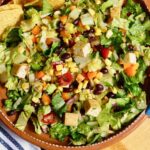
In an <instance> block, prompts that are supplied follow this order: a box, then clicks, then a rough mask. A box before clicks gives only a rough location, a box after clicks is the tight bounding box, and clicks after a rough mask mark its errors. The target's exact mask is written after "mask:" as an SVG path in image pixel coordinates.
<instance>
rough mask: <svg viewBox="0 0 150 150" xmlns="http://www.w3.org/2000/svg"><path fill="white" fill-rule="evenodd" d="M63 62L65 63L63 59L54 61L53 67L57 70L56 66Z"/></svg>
mask: <svg viewBox="0 0 150 150" xmlns="http://www.w3.org/2000/svg"><path fill="white" fill-rule="evenodd" d="M61 64H63V62H62V61H57V62H53V63H52V65H53V68H54V69H55V70H56V66H57V65H61Z"/></svg>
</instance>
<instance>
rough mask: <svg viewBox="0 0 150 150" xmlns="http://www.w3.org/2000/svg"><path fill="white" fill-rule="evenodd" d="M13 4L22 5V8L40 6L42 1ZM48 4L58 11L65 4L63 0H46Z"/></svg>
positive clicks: (18, 1) (19, 0)
mask: <svg viewBox="0 0 150 150" xmlns="http://www.w3.org/2000/svg"><path fill="white" fill-rule="evenodd" d="M13 2H14V4H22V5H24V6H33V5H38V6H42V0H13ZM48 2H49V3H50V5H51V6H52V7H53V8H54V9H58V8H60V7H61V6H62V5H63V4H64V3H65V0H48Z"/></svg>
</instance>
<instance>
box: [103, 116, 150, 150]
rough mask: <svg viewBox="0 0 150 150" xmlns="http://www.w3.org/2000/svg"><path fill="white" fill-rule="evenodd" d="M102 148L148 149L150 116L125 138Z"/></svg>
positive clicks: (116, 149) (149, 143) (109, 149)
mask: <svg viewBox="0 0 150 150" xmlns="http://www.w3.org/2000/svg"><path fill="white" fill-rule="evenodd" d="M104 150H150V118H146V120H145V121H144V122H143V123H142V124H141V125H140V126H139V127H138V128H137V129H135V130H134V131H133V132H132V133H131V134H130V135H128V136H127V137H126V138H124V139H123V140H121V141H119V142H118V143H116V144H114V145H112V146H111V147H108V148H105V149H104Z"/></svg>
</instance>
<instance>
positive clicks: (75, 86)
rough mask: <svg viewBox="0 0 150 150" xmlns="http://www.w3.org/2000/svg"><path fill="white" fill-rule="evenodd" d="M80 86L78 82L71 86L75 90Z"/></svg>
mask: <svg viewBox="0 0 150 150" xmlns="http://www.w3.org/2000/svg"><path fill="white" fill-rule="evenodd" d="M78 85H79V83H78V82H77V81H76V80H75V81H74V82H73V83H72V84H71V86H73V88H74V89H77V88H78Z"/></svg>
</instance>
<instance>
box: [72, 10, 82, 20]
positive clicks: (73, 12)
mask: <svg viewBox="0 0 150 150" xmlns="http://www.w3.org/2000/svg"><path fill="white" fill-rule="evenodd" d="M80 13H81V10H80V9H78V8H75V9H73V10H72V11H71V13H70V14H69V17H70V18H72V19H74V20H75V19H77V18H78V17H79V15H80Z"/></svg>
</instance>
